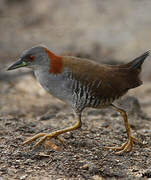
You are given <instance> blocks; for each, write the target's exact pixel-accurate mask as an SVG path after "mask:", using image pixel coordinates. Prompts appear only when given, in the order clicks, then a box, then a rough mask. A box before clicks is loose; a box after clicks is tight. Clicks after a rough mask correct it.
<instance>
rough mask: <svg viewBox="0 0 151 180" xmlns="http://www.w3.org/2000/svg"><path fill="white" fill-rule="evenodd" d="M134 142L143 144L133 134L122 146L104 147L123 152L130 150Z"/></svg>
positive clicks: (119, 152)
mask: <svg viewBox="0 0 151 180" xmlns="http://www.w3.org/2000/svg"><path fill="white" fill-rule="evenodd" d="M134 142H137V143H139V144H142V143H141V142H140V141H139V140H138V139H136V138H134V137H132V136H131V137H130V138H129V139H127V141H126V142H125V143H124V144H123V145H122V146H121V147H104V148H105V149H112V150H114V151H118V152H115V154H122V153H124V152H130V151H131V150H132V148H133V145H134Z"/></svg>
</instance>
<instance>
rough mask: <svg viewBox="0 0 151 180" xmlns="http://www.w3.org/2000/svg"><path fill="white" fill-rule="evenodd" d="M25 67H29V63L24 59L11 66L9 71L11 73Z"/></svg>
mask: <svg viewBox="0 0 151 180" xmlns="http://www.w3.org/2000/svg"><path fill="white" fill-rule="evenodd" d="M24 66H27V63H26V62H25V61H23V60H22V59H19V60H18V61H17V62H15V63H14V64H13V65H11V66H10V67H9V68H8V69H7V70H8V71H9V70H13V69H17V68H20V67H24Z"/></svg>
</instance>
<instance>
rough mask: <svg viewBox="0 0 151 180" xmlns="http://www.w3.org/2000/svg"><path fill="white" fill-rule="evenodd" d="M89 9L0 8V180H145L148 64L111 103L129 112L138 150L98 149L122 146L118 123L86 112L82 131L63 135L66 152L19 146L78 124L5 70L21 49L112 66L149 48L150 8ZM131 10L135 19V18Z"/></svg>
mask: <svg viewBox="0 0 151 180" xmlns="http://www.w3.org/2000/svg"><path fill="white" fill-rule="evenodd" d="M37 2H38V3H37ZM92 2H93V1H91V0H87V3H85V1H82V0H77V1H73V2H72V3H69V1H68V0H63V1H62V2H60V1H59V0H55V1H52V2H51V3H50V1H49V0H46V1H45V4H43V3H42V1H40V0H36V1H34V0H31V1H29V0H27V1H25V0H24V1H22V2H20V1H18V0H10V1H9V0H2V1H0V15H1V16H0V24H1V26H0V34H1V38H0V180H14V179H17V180H41V179H42V180H49V179H52V180H57V179H58V180H63V179H64V180H68V179H71V180H84V179H93V180H103V179H113V180H114V179H129V180H133V179H147V178H151V84H150V80H151V73H150V67H151V65H150V62H151V61H150V60H151V57H149V58H148V60H147V61H146V62H145V63H144V66H143V72H142V79H143V81H144V84H143V85H142V86H140V87H138V88H136V89H134V90H131V91H130V92H128V94H127V95H126V96H124V97H123V98H122V99H120V100H118V101H117V102H116V104H117V105H118V106H120V107H122V108H124V109H125V110H126V111H127V113H128V117H129V122H130V125H131V129H132V134H133V135H134V136H135V137H137V138H138V139H139V140H140V141H141V142H142V143H143V144H144V145H143V146H142V145H139V144H135V145H134V148H133V150H132V151H131V152H130V153H124V154H122V155H116V154H115V153H114V152H113V151H111V150H105V149H104V147H105V146H114V145H117V146H120V145H121V144H123V143H124V142H125V141H126V138H127V136H126V131H125V128H124V122H123V119H122V118H121V116H120V115H119V114H118V113H117V112H115V111H113V110H112V109H110V108H107V109H103V110H95V109H86V110H85V111H84V112H83V114H82V127H81V129H80V130H76V131H74V132H71V133H66V134H64V135H62V139H63V140H64V143H65V146H61V145H60V144H59V143H58V142H57V141H56V140H53V142H55V143H56V144H57V145H58V146H59V147H60V149H58V151H54V150H52V149H50V148H48V147H45V146H43V145H40V146H38V147H37V148H34V147H33V145H34V142H33V143H32V144H29V145H25V146H21V144H22V142H23V141H24V140H26V139H27V138H30V137H32V136H33V135H35V134H37V133H39V132H47V133H49V132H52V131H54V130H58V129H62V128H65V127H69V126H71V125H72V124H74V123H75V121H76V119H74V116H73V112H72V109H71V108H70V107H68V106H67V105H66V104H64V103H63V102H61V101H59V100H58V99H56V98H54V97H52V96H51V95H49V94H48V93H46V92H45V91H44V90H43V89H42V88H41V87H40V85H39V84H38V83H37V81H36V80H35V78H34V76H33V74H32V73H31V72H30V71H28V70H27V71H26V70H16V71H13V72H7V71H6V69H7V67H8V65H9V64H11V63H12V62H13V61H14V60H15V59H16V57H18V56H19V54H20V53H21V51H22V50H23V49H25V48H29V47H31V46H32V45H35V44H37V43H43V44H46V45H48V46H49V47H52V49H55V50H57V51H58V52H59V53H66V52H70V51H71V53H72V54H74V55H76V56H82V57H88V58H91V59H94V60H96V61H98V62H103V63H111V64H117V63H123V62H124V61H128V60H131V59H130V58H132V57H135V55H140V54H141V52H144V50H148V49H150V47H151V44H150V42H151V41H150V36H149V34H150V28H151V23H150V16H149V14H150V8H151V3H150V2H149V1H145V3H142V1H139V0H136V1H133V2H132V1H130V0H128V1H125V2H124V7H125V8H124V9H122V8H121V7H122V6H121V5H122V3H123V1H122V2H121V1H120V0H118V5H119V6H116V4H114V3H112V6H111V5H110V2H109V1H101V2H102V4H101V3H99V2H100V1H96V0H95V1H94V2H95V3H96V4H94V3H92ZM126 2H127V3H126ZM73 6H74V8H73ZM71 7H72V8H71ZM136 7H137V8H136ZM83 9H87V11H84V10H83ZM134 9H136V12H137V13H138V14H139V16H134V15H135V11H134ZM77 10H79V11H78V12H79V14H78V15H77V13H76V12H77ZM140 12H141V13H142V15H140ZM98 19H99V22H100V23H99V24H98ZM49 22H50V24H49ZM90 22H91V23H92V22H93V26H90V25H91V23H90ZM138 22H139V23H138ZM75 24H76V26H74V25H75ZM114 24H115V27H114V26H113V25H114ZM100 27H101V28H100ZM143 27H145V28H144V29H143ZM112 28H113V29H112ZM126 28H127V31H125V32H124V30H125V29H126ZM138 29H139V31H137V30H138ZM100 31H101V33H100ZM121 32H123V33H124V34H122V33H121ZM48 36H49V37H50V38H48Z"/></svg>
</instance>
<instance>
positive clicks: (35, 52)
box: [8, 46, 62, 74]
mask: <svg viewBox="0 0 151 180" xmlns="http://www.w3.org/2000/svg"><path fill="white" fill-rule="evenodd" d="M21 67H28V68H32V69H33V70H35V69H37V68H41V67H48V70H49V73H54V74H57V73H60V72H61V71H62V58H61V57H60V56H56V55H55V54H53V53H52V52H51V51H49V50H48V49H47V48H46V47H45V46H35V47H32V48H30V49H28V50H25V51H24V52H23V53H22V54H21V56H20V57H19V59H18V60H17V61H16V62H15V63H14V64H13V65H11V66H10V67H9V68H8V70H13V69H17V68H21Z"/></svg>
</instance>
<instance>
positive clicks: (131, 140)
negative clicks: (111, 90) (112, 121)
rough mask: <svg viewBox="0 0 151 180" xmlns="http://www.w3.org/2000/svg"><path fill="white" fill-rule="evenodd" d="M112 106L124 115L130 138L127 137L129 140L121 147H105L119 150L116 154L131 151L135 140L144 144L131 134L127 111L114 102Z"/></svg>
mask: <svg viewBox="0 0 151 180" xmlns="http://www.w3.org/2000/svg"><path fill="white" fill-rule="evenodd" d="M112 107H113V109H115V110H116V111H118V112H119V113H120V114H121V116H122V117H123V119H124V123H125V128H126V132H127V136H128V138H127V141H126V142H125V143H124V144H123V145H122V146H121V147H105V148H106V149H113V150H115V151H118V152H116V154H121V153H123V152H130V151H131V150H132V148H133V145H134V142H137V143H140V144H142V143H141V142H140V141H139V140H138V139H136V138H134V137H133V136H132V135H131V130H130V125H129V123H128V117H127V114H126V112H125V111H124V110H123V109H120V108H118V107H116V106H115V105H113V104H112Z"/></svg>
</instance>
